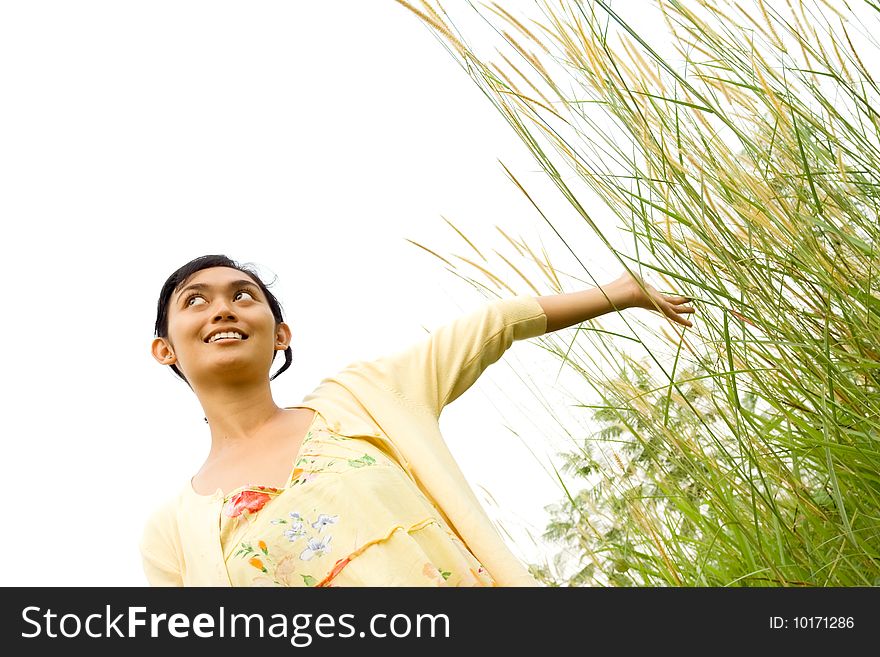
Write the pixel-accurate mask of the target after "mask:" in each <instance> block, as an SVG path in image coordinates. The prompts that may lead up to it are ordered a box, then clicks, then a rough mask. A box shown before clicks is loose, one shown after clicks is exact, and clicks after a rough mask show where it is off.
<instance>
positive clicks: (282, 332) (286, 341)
mask: <svg viewBox="0 0 880 657" xmlns="http://www.w3.org/2000/svg"><path fill="white" fill-rule="evenodd" d="M290 338H291V333H290V327H289V326H288V325H287V323H286V322H281V323H279V324H278V325H277V326H276V327H275V351H284V350H285V349H287V348H288V347H289V346H290Z"/></svg>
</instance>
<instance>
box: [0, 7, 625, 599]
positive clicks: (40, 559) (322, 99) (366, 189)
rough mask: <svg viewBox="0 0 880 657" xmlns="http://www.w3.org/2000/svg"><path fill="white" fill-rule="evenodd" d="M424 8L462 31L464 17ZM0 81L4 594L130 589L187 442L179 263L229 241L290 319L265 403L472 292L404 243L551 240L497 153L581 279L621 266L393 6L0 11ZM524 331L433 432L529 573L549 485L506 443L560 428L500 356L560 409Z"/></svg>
mask: <svg viewBox="0 0 880 657" xmlns="http://www.w3.org/2000/svg"><path fill="white" fill-rule="evenodd" d="M443 4H444V6H445V7H446V9H447V11H449V12H450V14H452V15H453V17H455V18H456V24H458V25H460V27H462V29H463V30H464V32H465V34H466V35H467V34H470V33H471V32H470V31H469V28H468V23H467V22H466V21H465V20H464V19H465V18H466V17H467V16H469V15H473V10H471V9H470V8H469V7H468V6H467V3H466V2H463V1H462V0H449V1H448V2H444V3H443ZM501 4H502V5H503V6H504V7H506V8H508V9H510V10H512V11H514V12H515V13H516V12H517V10H518V9H519V8H523V7H527V8H528V7H532V3H531V2H528V1H526V0H517V1H512V0H503V1H502V2H501ZM530 11H531V15H533V16H536V15H538V14H536V13H535V10H534V9H531V10H530ZM518 15H521V14H518ZM458 17H462V18H461V20H458ZM478 28H479V25H476V26H475V28H474V29H478ZM0 85H2V88H3V90H4V101H3V103H2V104H0V139H2V143H0V185H2V193H0V203H2V217H3V224H4V238H3V243H2V247H0V248H2V255H3V263H4V271H5V274H6V277H7V278H8V279H9V280H8V282H9V283H12V285H11V286H10V287H9V288H7V290H6V294H5V298H6V300H7V303H6V308H7V310H9V312H8V313H6V314H5V317H3V318H2V320H0V333H2V336H3V338H4V340H3V344H4V345H5V346H6V347H7V349H6V353H5V354H4V358H3V370H4V373H5V376H4V381H3V384H2V385H3V394H2V398H3V416H4V419H5V422H4V429H3V439H2V443H0V477H2V482H3V484H4V489H5V491H6V495H7V503H6V508H7V516H6V521H5V522H3V523H2V524H0V537H2V541H3V545H5V546H6V551H7V554H8V555H9V559H8V561H9V562H10V563H9V564H8V567H7V568H4V569H3V575H2V579H0V584H2V585H7V586H8V585H29V586H46V585H108V586H132V585H143V584H145V579H144V577H143V573H142V570H141V563H140V555H139V552H138V549H137V543H138V540H139V538H140V533H141V529H142V526H143V523H144V521H145V519H146V516H147V514H148V513H149V511H150V510H152V509H153V508H154V507H155V506H156V504H157V503H158V502H159V501H160V500H161V499H164V498H165V497H168V496H170V495H173V494H175V493H176V492H177V491H179V490H180V488H181V487H182V486H183V485H184V484H185V483H186V482H187V481H188V479H189V477H190V476H192V474H193V473H194V472H195V471H196V470H197V469H198V468H199V466H200V465H201V463H202V461H203V459H204V457H205V456H206V454H207V450H208V447H209V432H208V428H207V425H206V424H205V423H204V421H203V420H202V415H203V414H202V412H201V409H200V407H199V406H198V403H197V400H196V398H195V396H194V395H193V394H192V393H191V392H190V391H189V389H188V388H187V387H186V385H185V384H184V383H183V382H182V381H180V380H178V379H177V378H176V377H174V376H173V374H172V373H171V372H170V371H169V370H168V369H166V368H163V367H162V366H160V365H158V364H157V363H156V362H155V361H154V360H153V359H152V357H151V356H150V352H149V348H150V341H151V339H152V337H153V335H152V327H153V323H154V320H155V305H156V300H157V297H158V293H159V289H160V287H161V285H162V283H163V282H164V280H165V278H166V277H167V276H168V275H169V274H170V273H171V272H172V271H173V270H174V269H176V268H177V267H179V266H180V265H182V264H183V263H185V262H187V261H188V260H190V259H192V258H194V257H196V256H199V255H203V254H207V253H225V254H227V255H229V256H230V257H232V258H234V259H238V260H241V261H245V262H253V263H256V264H258V265H260V266H261V267H262V269H263V271H265V272H268V273H269V276H270V278H271V276H272V275H273V274H275V275H277V277H278V280H277V283H276V285H275V286H274V287H273V289H274V290H275V292H276V294H277V296H278V297H279V299H280V300H281V302H282V304H283V306H284V309H285V318H286V321H287V322H288V323H289V324H290V325H291V326H292V329H293V344H292V346H293V357H294V362H293V365H292V367H291V369H290V370H289V371H288V372H286V373H285V374H283V375H282V376H281V377H280V378H278V379H277V380H276V381H275V382H274V383H273V391H274V397H275V401H276V402H277V403H278V404H279V405H282V406H289V405H295V404H297V403H299V401H300V400H301V399H302V398H303V397H304V396H305V395H306V394H307V393H308V392H309V391H311V390H312V389H313V388H314V387H315V386H316V385H317V384H318V382H319V381H320V380H321V379H322V378H323V377H325V376H328V375H331V374H333V373H335V372H336V371H338V370H339V369H341V368H342V367H344V366H345V365H346V364H347V363H349V362H351V361H353V360H356V359H360V358H369V357H378V356H379V355H382V354H383V353H387V352H389V351H392V350H396V349H398V348H400V347H401V346H402V345H405V344H407V343H410V342H412V341H415V340H417V339H420V338H421V337H422V336H423V335H424V328H423V327H427V328H433V327H436V326H438V325H439V324H441V323H443V322H446V321H451V320H452V319H454V318H455V317H456V316H458V315H459V314H461V313H463V312H465V311H468V310H470V309H473V308H475V307H477V306H478V305H479V304H481V303H483V300H482V298H481V297H480V296H479V295H478V293H477V292H476V291H474V290H472V289H471V288H470V287H468V286H467V285H465V284H463V283H461V282H460V281H458V279H456V278H455V277H454V276H453V275H452V274H451V273H449V272H447V271H446V270H445V269H444V267H443V266H442V264H441V263H440V262H439V261H437V260H435V259H434V258H433V257H432V256H430V255H428V254H427V253H425V252H424V251H422V250H421V249H418V248H417V247H415V246H413V245H411V244H410V243H409V242H407V241H406V239H407V238H409V239H413V240H415V241H418V242H420V243H422V244H425V245H426V246H429V247H430V248H432V249H433V250H435V251H437V252H438V253H441V254H442V255H448V254H449V253H450V252H452V253H458V254H461V255H469V253H468V250H467V248H465V245H464V244H463V242H462V241H461V239H460V238H459V237H458V236H457V235H456V234H455V233H454V231H452V230H451V229H450V228H449V227H448V226H447V225H446V223H445V222H444V221H443V219H442V218H441V215H442V216H443V217H447V218H448V219H450V220H451V221H453V222H454V223H455V224H456V225H458V226H459V227H461V228H462V229H463V230H465V232H466V234H468V236H469V237H472V238H476V239H477V240H478V241H477V244H478V246H480V247H481V248H483V247H485V248H486V250H487V251H491V249H492V248H493V247H494V248H497V249H499V250H500V251H501V252H502V253H505V255H507V256H510V255H511V249H510V247H509V245H506V243H505V241H504V240H503V238H502V237H501V236H500V234H499V233H497V231H495V229H494V226H495V225H496V224H497V225H499V226H501V227H502V228H503V229H504V230H505V232H507V233H508V234H510V235H511V236H518V235H522V236H523V237H524V238H525V239H526V240H527V241H528V242H529V243H530V244H533V245H535V244H537V245H540V244H541V243H542V241H543V244H544V245H545V246H546V248H547V250H548V251H549V252H550V253H551V255H552V254H559V253H562V251H561V249H560V246H559V245H558V244H557V243H556V242H554V241H553V238H552V237H551V236H550V231H549V229H548V228H547V226H546V224H544V223H543V220H542V219H541V217H540V215H538V214H537V212H535V210H534V209H533V208H532V206H531V205H530V204H529V203H528V201H527V200H526V199H525V198H524V197H523V196H522V195H521V193H520V192H519V191H518V190H517V189H516V187H515V186H514V185H513V184H512V183H511V182H510V181H509V180H508V179H507V177H506V175H505V173H504V171H503V169H502V168H501V166H500V165H499V163H498V160H501V161H503V162H504V163H505V164H506V165H507V166H508V167H509V168H510V169H511V170H512V171H514V173H515V175H516V176H517V177H518V178H519V179H520V180H521V181H523V182H524V183H526V184H527V185H531V187H530V191H532V192H534V193H536V195H537V196H538V198H540V205H541V207H542V209H543V210H544V211H545V213H550V214H551V216H554V218H556V219H558V220H559V221H560V222H564V221H566V220H567V221H571V222H573V223H571V224H569V226H579V227H578V228H576V230H577V231H578V232H577V235H576V237H577V239H578V240H580V241H579V245H580V246H581V247H582V248H583V252H582V254H581V255H580V257H581V260H582V261H583V262H584V263H585V264H586V265H587V266H588V267H589V268H590V271H591V273H592V274H593V275H594V276H595V277H596V278H597V279H605V280H611V279H612V278H614V277H616V276H617V275H618V274H619V268H618V267H617V265H616V263H615V262H614V261H613V259H612V258H611V257H609V256H607V254H604V253H603V252H602V249H601V248H599V247H597V246H596V244H595V243H593V242H590V241H589V239H590V236H589V233H588V231H587V230H586V229H585V227H584V226H583V225H582V224H577V223H574V222H575V218H574V214H573V211H572V210H571V208H570V207H569V206H568V205H567V203H566V202H565V201H564V199H560V198H558V196H559V194H558V193H557V192H556V191H555V188H552V186H551V185H550V184H548V183H547V182H546V181H545V180H544V175H543V174H542V173H539V172H538V167H537V165H536V164H535V162H534V161H533V160H532V158H531V156H530V155H529V154H528V151H527V150H526V148H525V146H523V145H522V144H521V142H520V141H519V138H518V137H517V136H516V135H515V134H514V132H513V131H512V130H511V129H510V127H509V126H508V125H507V123H506V122H505V121H504V119H503V118H502V117H501V115H500V114H499V113H498V112H497V110H495V108H494V107H493V106H492V105H491V103H490V102H489V101H488V100H487V99H486V98H485V97H484V96H483V94H482V92H480V90H479V89H478V88H477V86H476V85H475V84H474V82H473V81H472V80H471V79H470V78H469V77H468V76H467V75H466V74H465V72H464V71H462V70H461V69H460V68H459V67H458V65H457V64H456V62H455V61H454V60H453V59H452V57H451V56H450V55H449V54H448V53H447V52H446V51H445V50H444V49H443V47H442V46H441V45H440V44H439V43H438V42H437V40H436V39H435V38H434V37H433V35H432V34H431V33H430V31H429V30H428V29H427V28H426V27H424V26H423V25H422V24H421V23H420V21H419V20H418V19H416V18H415V17H414V16H413V15H411V14H410V13H409V12H408V11H406V10H405V9H404V8H402V7H401V6H399V5H398V4H397V3H395V2H393V1H392V0H382V1H379V0H372V1H370V2H363V1H356V0H346V1H336V2H314V3H306V2H289V1H288V2H277V1H276V2H259V3H240V2H226V1H222V2H218V1H211V2H193V1H186V2H184V1H180V0H175V1H173V2H168V1H154V2H149V3H134V2H119V1H118V0H113V1H105V2H95V1H84V0H81V1H79V2H76V3H70V2H45V1H36V0H31V1H30V2H26V3H25V2H20V3H3V5H2V7H0ZM538 192H540V193H538ZM563 228H564V229H565V228H566V227H565V225H564V224H563ZM568 230H570V231H573V230H574V229H572V228H569V229H568ZM567 236H568V237H574V236H575V235H574V233H573V232H569V233H567ZM560 257H562V256H560ZM496 262H498V261H497V260H496ZM565 264H568V261H567V260H566V261H565ZM498 271H500V268H499V269H498ZM569 271H570V272H571V273H573V274H577V275H580V276H582V277H583V278H586V275H585V274H584V273H583V272H578V271H575V269H574V268H569ZM468 273H470V272H468ZM496 273H497V271H496ZM507 280H508V283H509V284H511V285H519V284H518V283H517V281H516V276H515V275H514V274H512V273H511V274H510V275H509V276H508V277H507ZM576 289H578V288H577V287H569V288H568V290H567V291H575V290H576ZM518 290H519V291H520V293H524V294H526V293H529V291H528V290H527V288H525V287H524V286H522V285H519V287H518ZM544 293H548V292H544ZM569 337H570V336H569ZM529 342H531V341H527V342H525V343H515V344H514V346H513V347H512V349H511V350H509V351H508V352H507V354H506V355H505V357H504V358H503V359H502V361H500V362H499V363H497V364H495V365H493V366H492V367H491V368H489V370H487V372H486V373H485V374H484V375H483V377H482V378H481V379H480V380H479V382H478V383H477V384H476V385H475V386H474V387H473V388H471V390H469V391H468V392H467V393H466V394H465V395H464V396H463V397H462V398H460V399H459V400H457V401H456V402H455V403H453V404H451V405H450V406H448V407H447V408H446V409H445V411H444V413H443V416H442V417H441V428H442V430H443V434H444V436H445V438H446V440H447V442H448V443H449V445H450V447H451V448H452V450H453V453H454V454H455V456H456V458H457V459H458V461H459V463H460V465H461V467H462V469H463V470H464V472H465V474H466V476H467V477H468V479H469V481H470V482H471V483H472V484H473V486H474V488H475V490H476V491H477V494H478V496H479V497H480V498H481V499H485V500H487V510H488V511H489V513H490V515H492V516H493V517H495V518H498V519H499V520H500V521H501V522H502V523H503V524H504V525H505V527H507V528H508V529H509V530H510V531H511V533H512V535H514V536H516V537H517V545H516V546H515V550H516V551H518V553H520V554H521V555H523V556H526V557H528V558H537V557H538V556H539V555H540V554H541V547H540V546H539V545H530V544H529V541H528V540H527V539H525V538H524V537H525V536H526V532H531V533H532V534H533V535H535V536H536V537H537V536H539V535H540V533H541V532H542V531H543V529H544V526H545V524H546V515H545V513H544V511H543V507H544V506H545V505H546V504H550V503H553V502H556V501H558V500H559V499H560V498H561V497H562V491H561V490H560V488H559V486H558V484H557V483H556V482H555V481H554V479H553V478H552V477H551V476H549V475H548V474H547V473H546V472H545V471H544V470H542V469H541V467H540V465H539V463H538V461H537V460H536V457H535V456H533V455H532V454H531V453H530V451H529V449H527V448H526V447H525V444H526V443H527V444H528V445H529V447H530V448H531V449H532V450H533V451H534V452H535V454H536V455H537V457H539V458H542V459H543V458H544V457H545V455H546V454H548V453H550V454H552V453H553V452H554V451H555V450H556V449H557V448H559V447H561V446H562V443H561V441H562V432H561V431H560V430H559V429H558V428H556V427H553V426H552V425H550V424H548V421H547V419H546V418H544V417H543V416H544V415H547V413H546V412H545V411H544V410H543V409H542V407H541V406H540V404H539V403H538V401H537V400H536V399H535V398H534V397H533V396H531V395H530V394H529V393H528V392H527V391H526V388H525V387H524V386H523V385H522V384H521V383H520V381H519V379H518V378H517V377H516V375H515V374H514V370H513V367H512V366H514V367H517V368H518V369H519V370H520V371H521V372H526V371H527V372H528V373H529V374H528V376H530V377H533V379H532V380H533V383H534V385H537V386H539V387H540V388H541V389H542V391H543V394H545V395H546V397H547V400H548V403H549V404H550V406H551V407H552V408H553V409H554V412H556V413H557V414H558V415H560V417H561V418H563V419H564V418H568V417H569V416H570V417H572V418H574V417H578V415H577V414H576V413H572V412H571V410H570V409H569V407H568V404H569V403H570V401H571V400H570V399H568V398H567V397H566V390H564V388H563V384H562V383H561V381H559V382H557V381H556V378H555V375H556V370H557V368H558V362H557V361H555V360H554V359H551V358H548V357H545V356H543V354H541V353H540V348H539V347H538V346H537V345H534V344H529ZM278 362H280V361H278ZM273 371H274V369H273ZM502 391H503V392H502ZM506 395H511V398H510V399H508V398H507V397H506ZM515 434H519V436H520V438H518V437H517V436H516V435H515ZM545 435H546V436H548V438H547V439H546V440H545V439H544V437H543V436H545ZM554 441H555V446H552V445H551V443H553V442H554ZM483 489H485V490H487V491H489V493H490V494H491V498H492V500H494V501H490V500H489V498H488V497H487V496H486V495H485V494H484V493H483ZM557 549H558V548H556V547H552V548H550V551H551V552H552V551H555V550H557ZM13 555H14V556H13Z"/></svg>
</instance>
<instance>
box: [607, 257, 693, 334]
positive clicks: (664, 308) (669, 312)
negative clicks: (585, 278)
mask: <svg viewBox="0 0 880 657" xmlns="http://www.w3.org/2000/svg"><path fill="white" fill-rule="evenodd" d="M639 283H641V285H640V284H639ZM614 284H615V285H617V286H619V287H621V288H622V289H624V290H626V294H627V295H629V299H630V303H629V307H630V308H645V309H647V310H653V311H655V312H662V313H663V314H664V315H666V317H668V318H669V319H671V320H672V321H674V322H676V323H678V324H681V325H682V326H693V322H691V321H690V320H688V319H685V318H684V317H683V314H685V313H693V312H696V311H695V310H694V307H693V306H691V305H690V303H691V299H689V298H688V297H683V296H679V295H667V294H660V292H658V291H657V290H656V288H654V286H653V285H649V284H647V283H645V282H644V280H643V279H642V278H641V277H639V276H638V275H636V274H630V273H629V272H628V271H626V272H623V274H622V275H621V276H620V278H618V279H617V280H616V281H614ZM642 288H644V289H642Z"/></svg>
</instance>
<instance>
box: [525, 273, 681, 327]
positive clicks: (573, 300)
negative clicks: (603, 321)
mask: <svg viewBox="0 0 880 657" xmlns="http://www.w3.org/2000/svg"><path fill="white" fill-rule="evenodd" d="M535 299H537V301H538V303H539V304H541V307H542V308H543V309H544V314H545V315H546V316H547V333H551V332H552V331H558V330H559V329H563V328H567V327H569V326H572V325H574V324H579V323H580V322H586V321H588V320H591V319H595V318H596V317H599V316H601V315H604V314H606V313H610V312H611V311H613V310H626V309H627V308H645V309H647V310H653V311H655V312H660V313H662V314H663V315H665V316H666V317H668V318H669V319H670V320H672V321H674V322H677V323H678V324H682V325H683V326H693V323H692V322H691V321H690V320H688V319H685V318H684V317H683V314H684V313H692V312H694V308H693V306H691V305H689V302H690V299H688V298H687V297H683V296H679V295H665V294H661V293H660V292H658V291H657V290H656V289H655V288H654V287H653V286H651V285H648V284H647V283H645V282H644V281H642V280H641V279H640V278H637V277H636V276H633V275H632V274H630V273H629V272H624V273H623V275H622V276H621V277H620V278H618V279H617V280H615V281H612V282H611V283H608V284H607V285H600V286H599V287H595V288H592V289H589V290H583V291H581V292H569V293H568V294H551V295H548V296H541V297H535Z"/></svg>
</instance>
